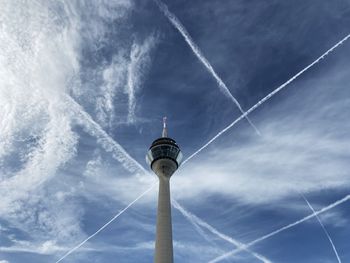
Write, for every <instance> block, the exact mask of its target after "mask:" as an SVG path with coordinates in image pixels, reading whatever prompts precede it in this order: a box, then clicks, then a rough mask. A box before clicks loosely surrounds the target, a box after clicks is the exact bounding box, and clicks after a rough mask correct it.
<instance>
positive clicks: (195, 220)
mask: <svg viewBox="0 0 350 263" xmlns="http://www.w3.org/2000/svg"><path fill="white" fill-rule="evenodd" d="M172 204H173V206H174V208H176V209H177V210H179V212H180V213H181V214H182V215H183V216H184V217H185V218H187V220H188V221H189V222H190V223H192V224H193V225H194V226H201V227H203V228H206V229H207V230H209V231H210V232H211V233H213V234H214V235H216V236H218V237H219V238H221V239H223V240H225V241H227V242H229V243H231V244H232V245H234V246H236V247H237V248H240V249H241V250H245V251H247V252H248V253H249V254H252V255H253V256H254V257H256V258H257V259H259V260H261V261H262V262H265V263H271V261H270V260H269V259H267V258H265V257H264V256H262V255H260V254H258V253H255V252H253V251H251V250H250V249H248V248H247V247H245V244H242V243H241V242H239V241H237V240H235V239H233V238H231V237H229V236H227V235H225V234H223V233H221V232H219V231H218V230H217V229H215V228H214V227H212V226H211V225H209V224H208V223H206V222H204V221H203V220H201V219H200V218H198V217H197V216H195V215H194V214H192V213H191V212H189V211H187V210H186V209H185V208H184V207H182V206H181V205H180V204H179V203H178V202H177V201H176V200H175V199H172Z"/></svg>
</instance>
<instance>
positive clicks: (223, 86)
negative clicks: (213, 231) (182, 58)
mask: <svg viewBox="0 0 350 263" xmlns="http://www.w3.org/2000/svg"><path fill="white" fill-rule="evenodd" d="M154 2H155V3H156V4H157V6H158V7H159V9H160V10H161V11H162V13H163V14H164V15H165V16H166V17H167V18H168V19H169V21H170V23H171V24H172V25H173V26H174V27H175V28H176V29H177V30H178V31H179V32H180V34H181V35H182V36H183V38H184V39H185V41H186V43H187V44H188V45H189V46H190V48H191V49H192V51H193V53H194V54H195V55H196V56H197V58H198V59H199V61H200V62H202V64H203V65H204V66H205V67H206V69H207V70H208V71H209V73H210V74H211V75H212V76H213V77H214V79H215V80H216V82H217V84H218V85H219V88H220V90H221V91H222V92H223V93H224V95H225V96H227V97H228V98H230V99H231V100H232V101H233V102H234V104H236V106H237V107H238V109H239V110H240V112H241V113H244V111H243V109H242V107H241V105H240V104H239V102H238V101H237V99H236V98H235V97H234V96H233V95H232V93H231V92H230V90H229V89H228V88H227V86H226V84H225V83H224V82H223V81H222V79H221V78H220V77H219V76H218V74H217V73H216V72H215V70H214V68H213V67H212V65H211V64H210V63H209V61H208V60H207V59H206V57H205V56H204V55H203V53H202V51H201V50H200V49H199V47H198V46H197V44H196V43H194V41H193V40H192V38H191V36H190V34H189V33H188V32H187V30H186V29H185V27H184V26H183V24H182V23H181V22H180V21H179V19H178V18H177V17H176V16H175V15H174V14H173V13H171V12H170V11H169V9H168V7H167V6H166V5H165V4H164V3H162V2H161V1H160V0H154ZM244 118H246V119H247V121H248V122H249V124H250V125H251V126H252V127H253V128H254V130H255V131H256V133H257V134H258V135H260V132H259V130H258V129H257V128H256V127H255V125H254V124H253V123H252V122H251V121H250V119H249V118H248V116H246V115H245V116H244Z"/></svg>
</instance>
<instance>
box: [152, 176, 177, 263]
mask: <svg viewBox="0 0 350 263" xmlns="http://www.w3.org/2000/svg"><path fill="white" fill-rule="evenodd" d="M158 178H159V193H158V213H157V236H156V251H155V257H154V262H155V263H173V261H174V260H173V238H172V226H171V204H170V184H169V181H170V176H162V175H158Z"/></svg>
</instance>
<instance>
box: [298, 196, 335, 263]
mask: <svg viewBox="0 0 350 263" xmlns="http://www.w3.org/2000/svg"><path fill="white" fill-rule="evenodd" d="M300 195H301V197H302V198H303V199H304V201H305V202H306V203H307V205H308V206H309V208H310V209H311V211H312V212H313V213H314V214H315V209H314V208H313V207H312V205H311V204H310V203H309V201H308V200H307V199H306V197H305V196H304V195H303V194H302V193H300ZM315 217H316V219H317V221H318V222H319V223H320V225H321V227H322V229H323V231H324V233H325V234H326V236H327V238H328V240H329V243H331V246H332V248H333V251H334V254H335V256H336V257H337V260H338V262H339V263H341V260H340V257H339V255H338V251H337V249H336V247H335V245H334V242H333V240H332V238H331V236H330V235H329V233H328V231H327V229H326V227H325V226H324V224H323V223H322V221H321V219H320V218H319V216H318V215H315Z"/></svg>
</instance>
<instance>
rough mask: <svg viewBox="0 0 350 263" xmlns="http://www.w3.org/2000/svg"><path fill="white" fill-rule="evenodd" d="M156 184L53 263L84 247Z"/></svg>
mask: <svg viewBox="0 0 350 263" xmlns="http://www.w3.org/2000/svg"><path fill="white" fill-rule="evenodd" d="M155 185H156V184H155V183H154V184H152V185H151V187H150V188H148V189H147V190H146V191H145V192H143V193H142V194H140V195H139V196H138V197H137V198H136V199H135V200H134V201H132V202H131V203H130V204H128V205H127V206H126V207H125V208H124V209H123V210H121V211H120V212H119V213H118V214H116V215H115V216H114V217H113V218H112V219H111V220H109V221H108V222H107V223H106V224H104V225H103V226H102V227H101V228H100V229H98V230H97V231H96V232H95V233H93V234H92V235H91V236H89V237H88V238H86V239H85V240H84V241H82V242H81V243H80V244H79V245H77V246H75V247H74V248H72V249H71V250H69V251H68V252H67V253H66V254H64V255H63V256H62V257H61V258H60V259H59V260H57V261H56V262H55V263H58V262H61V261H62V260H63V259H65V258H66V257H67V256H69V255H70V254H72V253H73V252H74V251H75V250H77V249H78V248H80V247H81V246H82V245H84V244H85V243H86V242H87V241H89V240H90V239H91V238H93V237H94V236H96V235H97V234H98V233H100V232H101V231H102V230H103V229H105V228H106V227H107V226H108V225H110V224H111V223H112V222H113V221H114V220H116V219H117V218H118V217H119V216H120V215H122V214H123V213H124V212H125V211H126V210H127V209H128V208H129V207H130V206H132V205H133V204H134V203H136V202H137V201H138V200H140V199H141V198H142V197H143V196H144V195H146V194H147V193H148V192H149V191H151V190H152V189H153V187H154V186H155Z"/></svg>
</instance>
